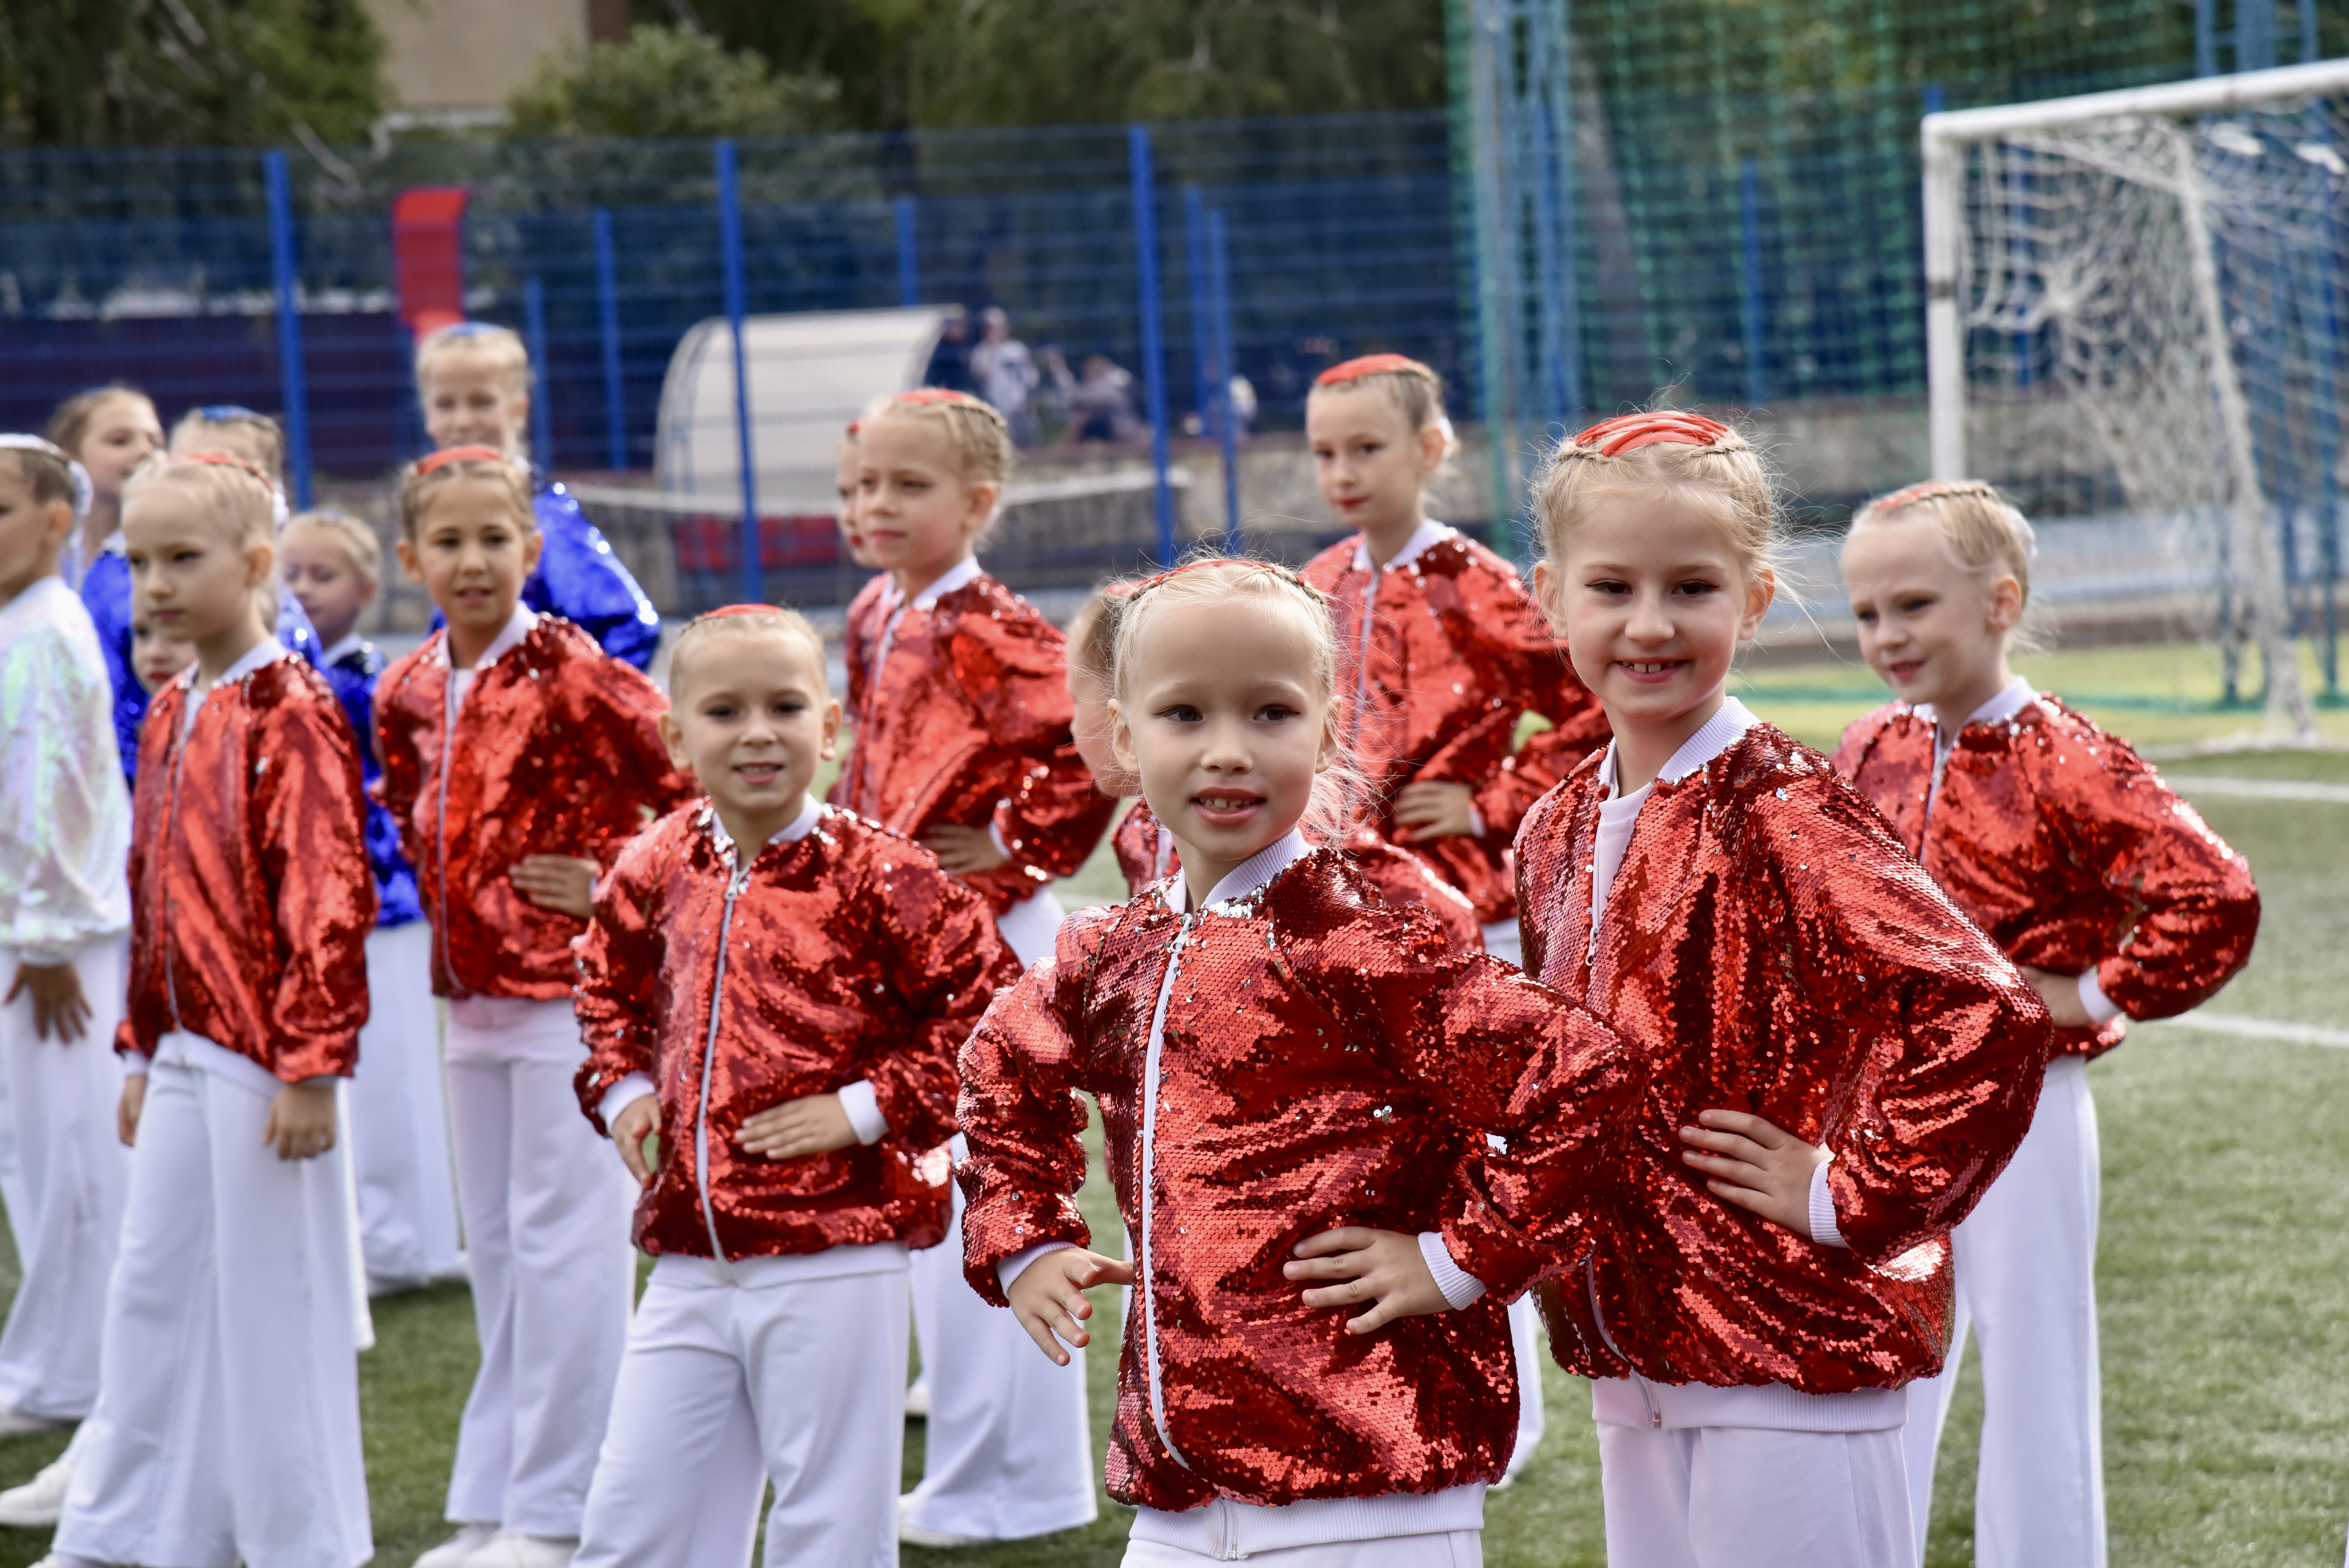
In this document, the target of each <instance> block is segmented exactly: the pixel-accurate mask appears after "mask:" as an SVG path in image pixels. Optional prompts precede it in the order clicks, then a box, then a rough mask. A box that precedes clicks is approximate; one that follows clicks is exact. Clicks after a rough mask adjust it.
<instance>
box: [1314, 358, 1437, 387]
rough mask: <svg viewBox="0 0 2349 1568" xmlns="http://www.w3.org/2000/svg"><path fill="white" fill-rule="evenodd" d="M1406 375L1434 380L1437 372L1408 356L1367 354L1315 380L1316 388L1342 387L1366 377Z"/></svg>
mask: <svg viewBox="0 0 2349 1568" xmlns="http://www.w3.org/2000/svg"><path fill="white" fill-rule="evenodd" d="M1398 372H1400V373H1402V374H1405V375H1419V376H1425V377H1429V378H1431V379H1433V377H1434V375H1435V372H1434V371H1433V370H1430V369H1429V368H1428V367H1427V366H1424V365H1422V364H1421V363H1420V362H1419V361H1418V360H1416V359H1413V358H1412V357H1411V356H1409V355H1407V354H1365V355H1363V356H1361V358H1359V359H1349V360H1347V361H1346V362H1345V363H1344V364H1343V365H1332V366H1330V368H1329V369H1327V370H1324V371H1323V372H1321V374H1320V375H1319V376H1316V377H1314V378H1313V385H1315V386H1316V387H1342V386H1344V385H1345V384H1346V383H1347V382H1349V381H1360V380H1361V378H1362V377H1365V376H1392V375H1395V374H1397V373H1398Z"/></svg>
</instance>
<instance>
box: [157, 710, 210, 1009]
mask: <svg viewBox="0 0 2349 1568" xmlns="http://www.w3.org/2000/svg"><path fill="white" fill-rule="evenodd" d="M209 695H210V694H209V693H205V694H202V695H199V694H198V693H197V691H196V685H195V682H194V681H193V680H191V681H190V682H189V683H188V698H189V700H190V701H191V703H192V704H194V706H193V707H190V708H188V710H187V711H186V714H185V716H184V717H182V718H181V721H180V734H179V738H178V739H176V740H175V741H173V742H172V745H171V796H170V802H171V804H170V809H169V810H167V811H166V812H165V813H164V815H165V818H166V820H168V821H169V822H170V823H171V827H170V829H169V830H168V831H169V834H170V837H169V838H168V839H166V840H165V841H164V845H163V848H164V851H165V853H164V856H163V886H164V890H165V891H164V893H163V991H164V994H165V995H168V996H170V997H171V1032H172V1033H173V1034H175V1035H176V1034H179V1033H180V1032H181V1029H182V1027H183V1026H182V1025H181V1022H180V973H179V965H176V964H174V963H172V962H171V948H172V942H171V928H172V927H173V926H174V925H176V924H178V922H177V921H176V920H175V919H174V918H173V916H172V909H171V892H170V889H171V852H170V851H171V850H172V849H174V848H175V847H176V846H177V845H178V843H179V841H180V773H181V764H182V763H184V762H185V761H186V760H187V756H188V732H189V731H190V730H191V729H193V728H195V727H196V712H197V709H198V708H201V707H202V706H203V698H204V696H209Z"/></svg>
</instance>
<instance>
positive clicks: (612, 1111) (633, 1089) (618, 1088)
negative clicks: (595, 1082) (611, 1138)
mask: <svg viewBox="0 0 2349 1568" xmlns="http://www.w3.org/2000/svg"><path fill="white" fill-rule="evenodd" d="M652 1092H653V1080H652V1079H651V1078H647V1077H646V1076H645V1075H644V1074H643V1073H630V1074H629V1075H628V1076H627V1077H626V1078H622V1079H621V1080H620V1081H619V1082H617V1083H616V1084H614V1085H613V1086H612V1087H611V1088H607V1089H605V1091H604V1103H603V1104H602V1105H601V1106H599V1107H597V1109H598V1110H599V1111H601V1113H602V1114H603V1118H604V1125H605V1127H606V1128H608V1127H610V1126H611V1125H612V1123H614V1122H615V1121H617V1120H618V1119H620V1112H622V1111H624V1110H626V1109H628V1107H630V1106H632V1105H634V1104H636V1101H638V1100H640V1099H644V1098H645V1096H647V1095H648V1094H650V1093H652Z"/></svg>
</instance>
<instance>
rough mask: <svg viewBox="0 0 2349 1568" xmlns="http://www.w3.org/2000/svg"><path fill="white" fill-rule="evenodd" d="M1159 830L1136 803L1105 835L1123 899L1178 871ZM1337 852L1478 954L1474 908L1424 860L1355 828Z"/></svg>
mask: <svg viewBox="0 0 2349 1568" xmlns="http://www.w3.org/2000/svg"><path fill="white" fill-rule="evenodd" d="M1161 831H1162V830H1161V827H1160V824H1159V821H1158V815H1157V813H1156V812H1154V811H1153V810H1151V809H1150V802H1149V801H1147V800H1136V801H1135V802H1134V803H1133V810H1130V811H1128V812H1126V814H1125V815H1124V816H1123V817H1122V818H1120V819H1119V820H1118V824H1117V827H1116V828H1115V829H1114V830H1112V831H1111V833H1110V838H1109V842H1110V848H1111V850H1112V851H1114V852H1115V853H1116V855H1117V869H1118V870H1119V871H1121V872H1124V873H1125V887H1126V893H1127V896H1129V897H1139V896H1140V895H1141V893H1142V890H1143V889H1144V888H1146V887H1148V886H1149V885H1150V884H1151V883H1153V882H1158V881H1161V880H1162V879H1164V878H1166V877H1169V876H1172V875H1174V872H1177V871H1179V870H1181V869H1182V865H1183V856H1182V853H1181V851H1178V850H1176V849H1175V848H1174V841H1173V840H1172V839H1168V840H1166V841H1165V851H1164V854H1165V859H1164V863H1163V864H1162V863H1161V862H1160V858H1159V857H1160V848H1159V846H1160V834H1161ZM1340 848H1341V849H1342V850H1343V851H1344V853H1345V856H1346V858H1347V859H1348V860H1350V861H1353V862H1354V865H1355V868H1356V869H1357V870H1359V871H1360V872H1361V873H1362V875H1363V876H1364V877H1366V878H1368V879H1369V881H1370V883H1371V886H1372V887H1374V888H1376V889H1378V890H1379V896H1380V897H1381V898H1382V899H1384V900H1385V901H1386V902H1387V903H1389V904H1390V905H1392V906H1393V907H1395V908H1397V909H1411V908H1417V909H1423V910H1425V911H1426V912H1427V913H1429V914H1432V915H1433V916H1434V917H1435V923H1437V924H1438V925H1440V926H1442V927H1443V928H1444V935H1445V936H1447V937H1449V938H1451V940H1452V945H1453V946H1454V947H1457V948H1459V949H1460V950H1461V951H1462V952H1463V953H1479V952H1482V951H1483V950H1484V947H1485V932H1484V928H1483V927H1482V926H1481V925H1480V924H1478V923H1477V920H1476V906H1475V904H1473V903H1469V902H1468V895H1467V894H1466V893H1464V892H1461V891H1460V890H1459V889H1458V888H1455V887H1454V886H1453V885H1452V884H1451V883H1449V882H1445V881H1444V879H1443V878H1442V877H1439V876H1437V875H1436V874H1435V872H1433V871H1431V870H1430V869H1429V868H1428V864H1427V862H1426V861H1423V860H1421V859H1420V858H1419V857H1418V856H1417V855H1414V854H1413V853H1412V852H1411V851H1408V850H1404V849H1399V848H1397V847H1396V846H1395V845H1393V844H1390V843H1388V842H1387V841H1385V840H1384V839H1381V838H1380V837H1379V836H1378V834H1377V833H1375V832H1373V831H1372V830H1370V829H1368V828H1361V829H1358V830H1356V831H1355V832H1354V833H1353V834H1352V836H1351V837H1350V838H1348V839H1347V841H1346V842H1345V843H1344V844H1343V845H1342V846H1340Z"/></svg>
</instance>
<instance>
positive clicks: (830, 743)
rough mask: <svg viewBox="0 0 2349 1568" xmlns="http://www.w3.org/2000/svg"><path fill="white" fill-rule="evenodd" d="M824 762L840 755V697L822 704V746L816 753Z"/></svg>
mask: <svg viewBox="0 0 2349 1568" xmlns="http://www.w3.org/2000/svg"><path fill="white" fill-rule="evenodd" d="M816 755H817V756H819V757H821V758H823V759H824V760H825V761H826V762H829V761H831V760H832V759H833V758H835V757H837V756H839V755H840V699H839V698H837V697H834V698H833V700H832V701H830V702H828V703H826V704H824V705H823V749H822V750H820V751H818V752H817V753H816Z"/></svg>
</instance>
